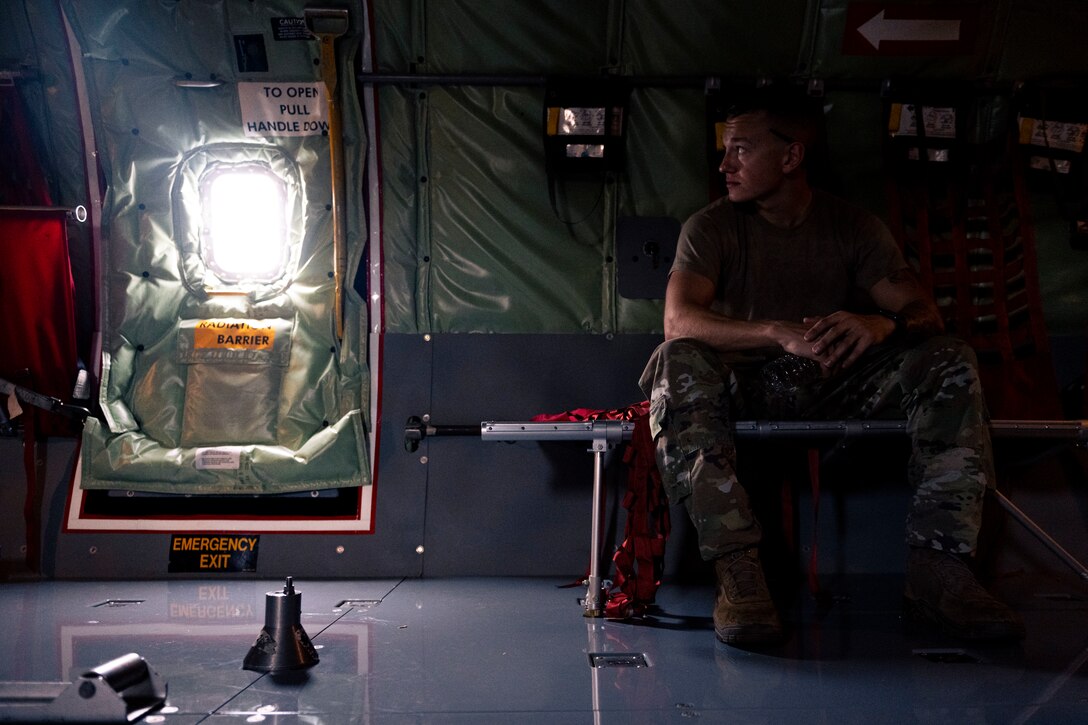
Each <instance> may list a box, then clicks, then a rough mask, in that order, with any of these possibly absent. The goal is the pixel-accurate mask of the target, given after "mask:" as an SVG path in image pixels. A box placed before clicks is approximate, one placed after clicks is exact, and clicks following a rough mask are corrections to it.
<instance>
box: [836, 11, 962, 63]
mask: <svg viewBox="0 0 1088 725" xmlns="http://www.w3.org/2000/svg"><path fill="white" fill-rule="evenodd" d="M978 14H979V9H978V6H977V5H957V4H953V3H926V4H914V3H911V4H909V5H908V4H903V3H894V4H893V3H881V2H854V3H850V4H849V5H848V6H847V8H846V27H845V28H844V30H843V37H842V52H843V55H880V56H901V55H915V56H917V55H929V56H948V55H968V54H970V53H971V52H972V50H973V48H974V44H975V37H976V35H977V34H978V17H979V15H978Z"/></svg>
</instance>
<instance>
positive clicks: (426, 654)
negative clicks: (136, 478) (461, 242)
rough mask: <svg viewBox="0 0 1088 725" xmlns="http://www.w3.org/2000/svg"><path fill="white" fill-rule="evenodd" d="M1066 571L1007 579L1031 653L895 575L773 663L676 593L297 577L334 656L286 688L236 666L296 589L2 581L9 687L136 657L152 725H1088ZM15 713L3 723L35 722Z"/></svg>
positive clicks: (820, 616) (827, 616) (794, 634)
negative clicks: (598, 593) (278, 595)
mask: <svg viewBox="0 0 1088 725" xmlns="http://www.w3.org/2000/svg"><path fill="white" fill-rule="evenodd" d="M1072 578H1073V579H1074V581H1065V580H1062V581H1057V582H1048V583H1041V584H1040V583H1031V582H1015V581H1013V582H1005V583H1004V584H1005V587H1006V588H1009V589H1011V590H1012V592H1013V593H1012V594H1008V593H1006V596H1005V598H1006V599H1007V600H1008V601H1010V603H1012V604H1013V605H1014V606H1015V607H1016V608H1017V609H1018V610H1019V611H1020V612H1021V613H1022V614H1023V615H1024V617H1025V621H1026V624H1027V631H1028V636H1027V639H1026V640H1025V641H1024V642H1023V643H1020V644H1015V645H1008V644H1006V645H994V644H990V645H985V646H979V645H972V644H969V643H964V642H960V641H954V640H948V639H946V638H942V637H941V636H938V635H936V634H934V633H932V632H930V631H928V630H926V629H923V628H921V627H919V626H918V625H915V624H913V623H910V622H906V621H904V619H903V616H902V613H901V604H900V593H901V590H900V587H901V582H900V579H899V577H897V576H881V575H864V576H862V575H858V576H855V577H844V578H842V579H841V581H838V582H836V586H835V589H834V590H832V591H830V592H828V593H829V594H830V595H831V596H830V598H829V599H827V600H825V601H826V602H827V603H826V604H824V605H818V604H817V601H816V600H815V599H814V598H812V597H811V596H808V595H805V596H802V597H800V599H799V600H798V601H797V602H796V603H795V605H794V606H793V607H792V608H791V610H790V612H789V613H788V615H787V619H788V621H789V623H790V637H789V640H788V641H787V642H786V643H785V644H784V645H782V646H780V647H776V648H773V649H767V650H763V651H744V650H740V649H733V648H729V647H726V646H724V645H721V644H718V643H717V642H716V641H715V638H714V635H713V630H712V627H711V622H710V619H709V613H710V606H711V599H712V596H713V592H712V590H711V588H710V587H708V586H706V585H701V584H700V585H691V586H679V585H666V586H665V587H663V588H662V590H661V591H660V593H659V597H658V608H657V610H656V611H655V612H653V613H652V614H651V615H650V616H648V617H647V618H645V619H644V620H642V621H640V622H637V623H620V622H612V621H604V620H600V619H587V618H585V617H583V616H582V608H581V605H580V603H579V600H580V597H581V596H582V595H583V594H584V590H583V589H581V588H561V587H560V586H559V585H560V584H562V582H558V581H555V580H548V579H530V578H526V579H486V578H480V579H408V580H402V581H397V580H365V581H307V580H305V579H304V578H296V579H295V586H296V588H297V590H298V591H299V592H300V593H301V595H302V610H303V614H302V616H301V623H302V625H303V627H304V628H305V630H306V632H307V633H308V634H309V636H310V638H311V640H312V642H313V644H314V645H315V647H317V649H318V653H319V656H320V662H319V663H318V664H317V665H316V666H314V667H312V668H311V669H308V670H305V671H304V672H302V673H297V674H290V675H284V676H279V675H277V676H272V675H268V674H260V673H256V672H251V671H247V670H243V669H242V660H243V658H244V657H245V656H246V654H247V652H248V651H249V648H250V647H251V645H253V643H254V641H255V639H256V635H257V634H258V632H259V631H260V629H261V627H262V626H263V625H264V620H265V598H266V592H269V591H279V590H282V588H283V582H277V581H235V580H226V581H224V580H211V579H209V580H204V581H168V582H167V581H153V582H146V581H138V582H7V583H3V584H0V611H2V612H3V616H4V620H5V622H4V626H3V628H2V629H0V651H2V652H3V653H4V657H3V659H2V660H0V684H2V683H3V682H7V683H10V682H12V681H23V682H46V681H52V682H57V681H71V678H72V676H73V669H75V670H76V672H75V674H76V675H78V670H79V669H85V668H89V667H92V666H95V665H98V664H101V663H103V662H106V661H109V660H112V659H114V658H116V657H118V656H120V655H123V654H125V653H128V652H136V653H138V654H139V655H141V656H142V657H144V658H145V659H146V661H147V662H148V663H149V664H150V665H151V667H152V668H153V669H154V670H155V671H156V672H157V673H158V674H159V676H160V678H161V679H162V680H163V681H165V682H166V684H167V686H168V698H167V704H166V707H165V708H163V709H162V710H161V711H159V712H157V713H153V714H150V715H148V716H146V717H145V718H144V721H145V722H167V723H197V722H207V723H215V722H224V721H226V722H266V723H272V722H274V723H294V722H303V723H357V722H358V723H370V722H377V723H430V722H438V723H444V722H451V723H481V722H482V723H512V722H518V723H521V722H528V723H566V722H571V723H590V722H603V723H642V722H646V723H657V722H692V721H696V722H714V723H1074V722H1086V721H1088V680H1086V677H1088V666H1086V662H1088V601H1086V600H1085V595H1086V592H1085V589H1084V587H1083V585H1081V584H1079V583H1078V582H1077V581H1075V577H1072ZM1017 592H1019V594H1017ZM594 655H604V656H598V657H594ZM593 662H596V663H597V666H593V664H592V663H593ZM8 691H9V692H10V685H9V687H8ZM5 703H6V704H5ZM12 703H13V701H11V700H7V701H3V700H0V706H2V707H0V713H2V714H0V719H7V720H13V719H14V720H19V721H29V720H31V719H33V718H34V717H35V716H36V713H37V714H39V715H40V713H41V712H43V710H42V709H41V708H42V707H44V705H41V704H27V703H25V702H24V703H22V704H19V705H14V704H12ZM14 708H17V709H14ZM13 713H15V714H13Z"/></svg>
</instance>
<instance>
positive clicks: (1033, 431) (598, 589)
mask: <svg viewBox="0 0 1088 725" xmlns="http://www.w3.org/2000/svg"><path fill="white" fill-rule="evenodd" d="M634 429H635V424H634V422H633V421H626V420H625V421H617V420H592V421H558V422H538V421H526V422H516V421H515V422H498V421H484V422H482V423H481V424H480V427H479V432H480V438H481V439H483V440H492V441H519V440H531V441H544V440H558V441H574V440H588V441H591V447H590V448H589V451H590V452H591V453H593V514H592V515H593V521H592V524H591V527H590V552H591V555H590V563H589V576H588V578H587V582H586V584H587V589H586V596H585V606H584V609H585V612H584V615H585V616H586V617H600V616H603V614H604V606H603V601H604V592H603V590H602V579H601V572H600V563H601V562H600V559H601V548H602V545H603V542H602V531H601V503H602V497H603V493H604V453H605V451H607V450H608V449H609V448H610V447H611V446H612V445H614V444H616V443H619V442H621V441H626V440H630V439H631V437H632V435H633V433H634ZM474 430H475V428H473V427H471V426H436V425H431V424H430V423H426V424H424V423H423V422H422V420H421V419H420V418H416V417H412V418H409V419H408V425H407V426H406V427H405V447H406V448H408V449H409V450H415V447H416V446H418V444H419V442H420V441H421V440H422V439H423V438H427V437H430V436H436V435H462V436H467V435H473V434H474V433H473V432H474ZM734 430H735V432H736V436H737V438H738V439H757V440H771V439H778V438H810V439H811V438H838V439H840V440H843V441H846V440H848V439H851V438H858V437H871V436H889V435H895V434H905V433H906V432H907V426H906V423H905V422H904V421H899V420H833V421H758V420H747V421H737V422H736V423H734ZM990 433H991V435H992V436H994V437H995V438H1035V439H1056V440H1070V441H1072V442H1074V443H1075V444H1077V445H1081V446H1084V445H1086V444H1088V420H992V421H990ZM993 493H994V495H996V496H997V501H998V503H1000V504H1001V506H1002V507H1003V508H1004V509H1005V510H1006V511H1008V513H1009V514H1010V515H1011V516H1012V517H1013V518H1014V519H1016V520H1017V521H1018V522H1019V523H1020V524H1022V525H1023V526H1024V527H1025V528H1026V529H1027V530H1028V531H1030V532H1031V533H1032V534H1033V535H1034V536H1035V537H1036V538H1037V539H1038V540H1039V541H1040V542H1041V543H1042V544H1043V545H1044V546H1046V547H1047V548H1048V549H1050V551H1052V552H1053V553H1054V554H1055V555H1056V556H1057V557H1058V558H1059V559H1061V560H1062V561H1063V562H1064V563H1065V564H1066V565H1068V566H1069V567H1070V568H1072V569H1073V571H1075V572H1076V573H1077V575H1078V576H1079V577H1080V578H1081V579H1083V580H1085V581H1088V568H1086V567H1085V565H1084V564H1082V563H1081V562H1080V561H1079V560H1077V558H1076V557H1074V556H1073V555H1072V554H1070V553H1069V552H1068V551H1067V550H1066V549H1065V548H1064V547H1062V545H1061V544H1059V543H1058V542H1057V541H1055V540H1054V538H1053V537H1051V536H1050V535H1049V534H1047V533H1046V532H1045V531H1044V530H1043V529H1042V527H1040V526H1039V525H1038V524H1036V523H1035V522H1034V521H1033V520H1032V519H1031V518H1030V517H1029V516H1028V515H1027V514H1026V513H1024V512H1023V511H1022V510H1021V509H1020V508H1018V507H1017V506H1016V505H1015V504H1014V503H1013V502H1012V501H1011V500H1009V498H1008V497H1007V496H1005V495H1004V494H1003V493H1001V492H1000V491H998V490H997V489H994V490H993Z"/></svg>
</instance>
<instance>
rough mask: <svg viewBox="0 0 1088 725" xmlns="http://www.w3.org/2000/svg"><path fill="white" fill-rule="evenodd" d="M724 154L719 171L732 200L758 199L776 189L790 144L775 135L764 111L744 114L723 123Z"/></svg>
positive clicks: (765, 196)
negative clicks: (723, 176)
mask: <svg viewBox="0 0 1088 725" xmlns="http://www.w3.org/2000/svg"><path fill="white" fill-rule="evenodd" d="M722 143H723V145H724V146H725V156H724V157H723V158H722V163H721V165H720V166H719V167H718V170H719V171H721V172H722V173H723V174H725V187H726V190H727V193H728V194H729V200H730V201H733V202H745V201H760V200H763V199H766V198H768V197H769V196H771V195H772V194H774V192H775V191H777V190H778V188H779V186H780V185H781V183H782V179H783V178H784V176H785V169H784V165H785V163H786V161H787V159H788V150H789V146H790V143H789V142H788V141H786V140H784V139H783V138H782V137H780V136H777V135H775V133H774V132H773V131H772V130H771V126H770V123H769V122H768V119H767V116H766V115H765V114H764V113H761V112H757V113H745V114H741V115H739V116H734V117H733V118H730V119H729V120H728V121H726V122H725V130H724V131H723V132H722Z"/></svg>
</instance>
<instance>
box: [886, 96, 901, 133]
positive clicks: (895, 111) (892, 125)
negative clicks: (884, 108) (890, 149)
mask: <svg viewBox="0 0 1088 725" xmlns="http://www.w3.org/2000/svg"><path fill="white" fill-rule="evenodd" d="M902 116H903V104H902V103H893V104H892V107H891V112H890V113H889V114H888V132H889V133H890V134H891V135H893V136H894V135H895V134H896V132H897V131H898V130H899V124H900V123H901V119H902Z"/></svg>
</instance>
